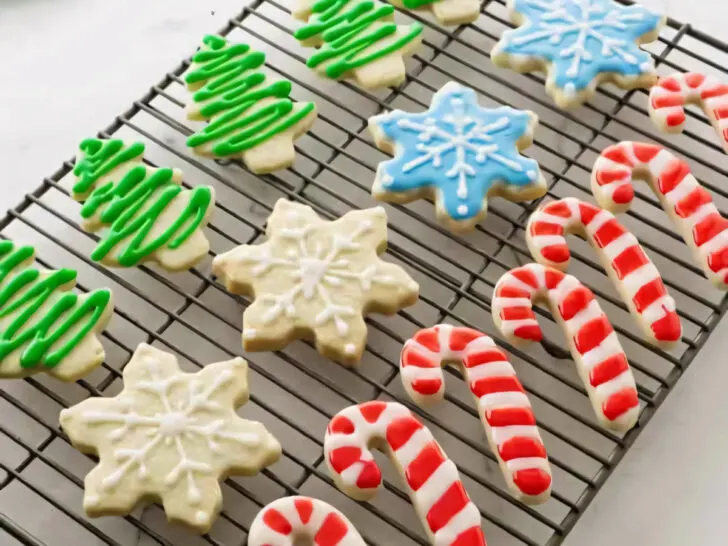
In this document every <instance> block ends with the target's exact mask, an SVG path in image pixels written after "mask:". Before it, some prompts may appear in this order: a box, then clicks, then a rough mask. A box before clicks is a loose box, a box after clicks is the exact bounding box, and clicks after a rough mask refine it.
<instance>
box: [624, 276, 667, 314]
mask: <svg viewBox="0 0 728 546" xmlns="http://www.w3.org/2000/svg"><path fill="white" fill-rule="evenodd" d="M666 295H667V289H666V288H665V285H664V284H663V283H662V279H661V278H659V277H658V278H656V279H652V280H651V281H650V282H648V283H646V284H643V285H642V286H640V288H639V290H637V292H636V293H635V295H634V296H633V297H632V303H634V307H635V309H637V312H638V313H642V311H644V310H645V309H647V308H648V307H649V306H650V305H652V304H653V303H655V302H656V301H657V300H659V299H660V298H661V297H663V296H666Z"/></svg>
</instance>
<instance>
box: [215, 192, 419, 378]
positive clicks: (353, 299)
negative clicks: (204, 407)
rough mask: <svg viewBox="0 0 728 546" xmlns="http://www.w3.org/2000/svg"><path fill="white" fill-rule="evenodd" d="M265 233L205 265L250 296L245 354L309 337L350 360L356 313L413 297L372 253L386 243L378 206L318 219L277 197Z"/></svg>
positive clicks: (362, 339)
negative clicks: (255, 242)
mask: <svg viewBox="0 0 728 546" xmlns="http://www.w3.org/2000/svg"><path fill="white" fill-rule="evenodd" d="M266 237H267V241H266V242H265V243H263V244H259V245H241V246H238V247H236V248H234V249H233V250H231V251H229V252H226V253H224V254H221V255H219V256H217V257H216V258H215V259H214V261H213V264H212V268H213V272H214V273H215V274H216V275H217V276H218V277H220V278H221V279H222V280H223V281H224V283H225V285H226V286H227V289H228V290H229V291H230V292H232V293H234V294H243V295H249V296H251V297H252V298H253V299H254V301H253V302H252V303H251V304H250V306H249V307H248V308H247V309H246V310H245V312H244V314H243V347H244V349H245V350H247V351H269V350H278V349H282V348H283V347H284V346H285V345H287V344H288V343H290V342H292V341H294V340H295V339H299V338H313V340H314V342H315V344H316V348H317V349H318V350H319V352H321V353H322V354H323V355H324V356H327V357H329V358H332V359H334V360H337V361H340V362H342V363H343V364H346V365H353V364H355V363H356V362H358V361H359V360H360V358H361V355H362V353H363V351H364V347H365V344H366V337H367V326H366V323H365V322H364V319H363V316H362V315H363V314H367V313H369V312H379V313H386V314H393V313H396V312H397V311H399V310H400V309H401V308H403V307H406V306H408V305H412V304H413V303H415V301H416V300H417V297H418V295H419V286H418V285H417V283H416V282H415V281H414V280H413V279H412V278H411V277H410V276H409V275H408V274H407V273H406V272H405V271H404V269H402V268H401V267H400V266H398V265H395V264H391V263H387V262H384V261H383V260H381V259H380V258H379V254H380V253H382V252H384V250H385V248H386V244H387V215H386V213H385V211H384V209H383V208H381V207H376V208H371V209H366V210H355V211H351V212H348V213H346V214H345V215H344V216H342V217H341V218H339V219H337V220H334V221H326V220H323V219H321V218H319V217H318V215H317V214H316V213H315V212H314V210H313V209H312V208H311V207H308V206H306V205H301V204H298V203H292V202H290V201H286V200H283V199H281V200H279V201H278V202H277V203H276V205H275V207H274V209H273V212H272V214H271V215H270V217H269V218H268V225H267V229H266Z"/></svg>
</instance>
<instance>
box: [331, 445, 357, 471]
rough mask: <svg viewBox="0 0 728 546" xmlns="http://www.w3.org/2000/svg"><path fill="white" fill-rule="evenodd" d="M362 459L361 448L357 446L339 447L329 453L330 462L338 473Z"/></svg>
mask: <svg viewBox="0 0 728 546" xmlns="http://www.w3.org/2000/svg"><path fill="white" fill-rule="evenodd" d="M360 460H361V449H360V448H358V447H356V446H343V447H337V448H336V449H334V450H333V451H332V452H331V453H330V454H329V462H330V463H331V468H333V469H334V470H335V471H336V472H337V473H338V474H341V473H342V472H343V471H344V470H346V469H347V468H349V467H350V466H351V465H353V464H354V463H357V462H359V461H360Z"/></svg>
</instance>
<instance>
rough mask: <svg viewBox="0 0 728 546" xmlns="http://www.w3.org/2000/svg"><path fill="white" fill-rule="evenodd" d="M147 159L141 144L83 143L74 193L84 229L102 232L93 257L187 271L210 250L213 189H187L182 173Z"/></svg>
mask: <svg viewBox="0 0 728 546" xmlns="http://www.w3.org/2000/svg"><path fill="white" fill-rule="evenodd" d="M143 155H144V144H142V143H141V142H134V143H132V144H125V143H124V142H123V141H121V140H100V139H96V138H90V139H86V140H84V141H83V142H81V145H80V146H79V155H78V157H77V159H76V166H75V168H74V170H73V172H74V174H75V175H76V176H77V180H76V183H75V184H74V186H73V190H72V195H73V198H74V199H76V200H77V201H81V202H82V203H83V207H82V208H81V216H82V218H83V222H82V224H81V225H82V227H83V229H85V230H86V231H91V232H95V231H98V230H101V229H103V230H104V231H103V232H102V235H101V241H99V243H98V245H97V246H96V248H95V249H94V251H93V253H92V254H91V258H92V259H93V260H95V261H100V262H102V263H104V264H106V265H109V266H121V267H132V266H135V265H138V264H140V263H142V262H146V261H155V262H157V263H159V265H161V266H162V267H163V268H164V269H166V270H168V271H182V270H186V269H189V268H190V267H192V266H193V265H195V264H196V263H197V262H199V261H200V260H201V259H202V258H203V257H204V256H205V255H206V254H207V252H208V250H209V248H210V245H209V242H208V241H207V238H206V237H205V235H204V234H203V233H202V228H203V227H205V225H206V224H207V221H208V219H209V217H210V214H211V213H212V210H213V208H214V206H215V193H214V190H213V189H212V187H210V186H197V187H195V188H193V189H191V190H187V189H184V188H182V187H181V185H180V184H181V183H182V173H181V172H180V171H179V170H177V169H169V168H156V167H150V166H148V165H146V164H145V163H144V162H143Z"/></svg>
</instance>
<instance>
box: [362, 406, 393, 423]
mask: <svg viewBox="0 0 728 546" xmlns="http://www.w3.org/2000/svg"><path fill="white" fill-rule="evenodd" d="M385 409H387V403H386V402H379V401H374V402H364V403H363V404H359V411H360V412H361V414H362V416H363V417H364V419H366V421H367V422H368V423H376V422H377V419H379V417H380V416H381V415H382V412H383V411H384V410H385Z"/></svg>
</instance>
